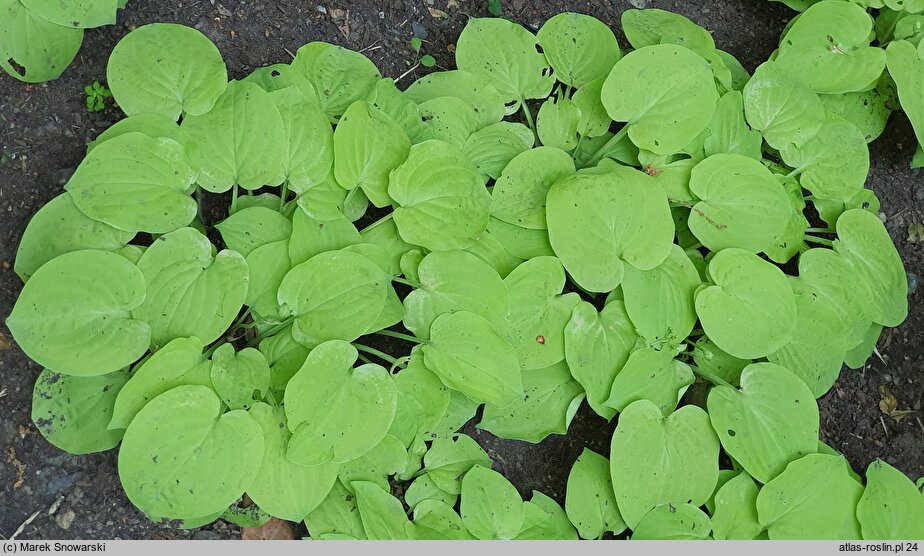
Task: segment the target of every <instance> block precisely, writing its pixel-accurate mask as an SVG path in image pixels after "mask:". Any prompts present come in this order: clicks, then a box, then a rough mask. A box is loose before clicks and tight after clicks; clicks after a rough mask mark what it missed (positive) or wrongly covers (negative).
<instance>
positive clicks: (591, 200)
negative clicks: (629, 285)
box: [546, 166, 674, 292]
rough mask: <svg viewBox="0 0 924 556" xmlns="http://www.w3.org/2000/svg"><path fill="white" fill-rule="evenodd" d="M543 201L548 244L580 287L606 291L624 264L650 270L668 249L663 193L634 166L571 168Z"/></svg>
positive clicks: (670, 231)
mask: <svg viewBox="0 0 924 556" xmlns="http://www.w3.org/2000/svg"><path fill="white" fill-rule="evenodd" d="M546 202H547V206H548V208H547V210H546V218H547V221H548V226H549V240H550V242H551V244H552V248H553V249H554V250H555V254H556V255H558V257H559V259H561V262H562V264H563V265H564V266H565V269H566V270H567V271H568V273H569V274H570V275H571V277H572V278H573V279H574V281H575V282H577V284H578V285H579V286H581V287H582V288H584V289H587V290H590V291H594V292H608V291H610V290H612V289H614V288H615V287H616V286H618V285H619V284H620V282H622V278H623V273H624V270H625V269H624V266H625V264H627V263H628V264H630V265H632V266H634V267H635V268H637V269H639V270H650V269H652V268H654V267H656V266H658V265H659V264H661V262H662V261H663V260H664V259H665V258H667V256H668V254H669V253H670V250H671V244H672V242H673V237H674V223H673V220H672V219H671V213H670V206H669V205H668V203H667V196H666V195H665V194H664V191H663V190H662V189H661V187H660V186H659V185H658V184H656V183H654V182H653V180H652V179H651V178H649V177H648V176H646V175H645V174H643V173H642V172H639V171H638V170H635V169H632V168H626V167H616V166H614V167H613V168H612V169H611V170H609V171H607V172H606V173H595V174H588V173H579V174H573V175H571V176H568V177H565V178H564V179H560V180H558V181H557V182H555V184H554V185H553V186H552V187H551V189H550V190H549V195H548V199H547V201H546Z"/></svg>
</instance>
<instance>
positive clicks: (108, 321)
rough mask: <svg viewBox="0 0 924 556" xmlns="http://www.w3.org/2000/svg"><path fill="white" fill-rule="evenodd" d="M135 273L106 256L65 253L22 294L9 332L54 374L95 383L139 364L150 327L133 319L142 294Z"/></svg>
mask: <svg viewBox="0 0 924 556" xmlns="http://www.w3.org/2000/svg"><path fill="white" fill-rule="evenodd" d="M147 285H148V284H147V282H146V281H145V277H144V275H143V274H142V273H141V271H140V270H138V267H136V266H135V265H133V264H132V263H130V262H129V261H128V260H126V259H125V258H123V257H122V256H120V255H117V254H115V253H111V252H109V251H97V250H83V251H74V252H71V253H66V254H64V255H61V256H59V257H56V258H54V259H52V260H51V261H49V262H47V263H45V264H44V265H43V266H42V267H41V268H39V270H38V271H37V272H36V273H35V274H34V275H33V276H32V278H31V279H30V280H29V282H27V283H26V285H25V287H23V290H22V293H21V294H20V295H19V299H18V300H17V301H16V305H15V306H14V307H13V311H12V312H11V313H10V316H9V317H8V318H7V319H6V326H7V327H8V328H9V329H10V332H11V333H12V334H13V338H14V339H15V340H16V343H17V344H18V345H19V347H20V348H21V349H22V350H23V351H24V352H25V353H26V355H28V356H29V357H30V358H31V359H32V360H33V361H36V362H37V363H39V364H40V365H43V366H45V367H47V368H49V369H54V370H55V371H57V372H60V373H65V374H72V375H80V376H95V375H103V374H107V373H111V372H115V371H118V370H120V369H123V368H125V367H126V366H128V365H130V364H131V363H133V362H135V361H137V360H138V359H139V358H140V357H141V356H142V355H144V353H145V352H146V351H147V349H148V347H149V346H150V343H151V326H150V325H149V324H148V323H147V322H144V321H143V320H137V319H135V318H133V317H132V311H134V310H137V308H138V307H139V306H140V305H141V304H142V303H143V302H144V299H145V289H146V287H147Z"/></svg>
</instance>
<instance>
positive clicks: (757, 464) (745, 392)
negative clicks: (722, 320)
mask: <svg viewBox="0 0 924 556" xmlns="http://www.w3.org/2000/svg"><path fill="white" fill-rule="evenodd" d="M708 408H709V417H710V419H711V420H712V426H713V428H715V431H716V433H717V434H718V435H719V439H720V440H721V441H722V446H723V447H724V448H725V451H726V452H728V455H729V456H731V457H733V458H734V459H735V461H737V462H738V463H739V464H740V465H741V467H743V468H744V470H745V471H747V472H748V474H749V475H751V476H752V477H754V478H755V479H757V480H758V481H760V482H761V483H767V482H768V481H770V480H771V479H773V478H774V477H776V476H777V475H779V474H780V473H781V472H782V471H783V469H785V468H786V465H787V464H788V463H789V462H791V461H794V460H796V459H799V458H800V457H802V456H804V455H806V454H811V453H814V452H815V450H816V449H817V448H818V419H819V417H818V406H817V405H816V404H815V396H814V395H813V394H812V391H811V390H809V388H808V387H807V386H806V385H805V383H804V382H802V380H800V379H799V377H797V376H796V375H794V374H793V373H791V372H790V371H789V370H788V369H786V368H785V367H780V366H779V365H774V364H772V363H754V364H752V365H748V366H747V367H746V368H745V369H744V372H742V373H741V389H740V390H737V389H734V388H730V387H728V386H722V385H720V386H716V387H715V388H713V389H712V390H710V391H709V401H708Z"/></svg>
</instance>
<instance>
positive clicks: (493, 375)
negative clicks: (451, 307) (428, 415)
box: [421, 311, 523, 405]
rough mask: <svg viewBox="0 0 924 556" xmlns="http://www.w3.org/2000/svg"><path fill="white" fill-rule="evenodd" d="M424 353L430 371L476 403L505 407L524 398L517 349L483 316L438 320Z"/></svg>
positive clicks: (459, 315) (458, 314)
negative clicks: (519, 398)
mask: <svg viewBox="0 0 924 556" xmlns="http://www.w3.org/2000/svg"><path fill="white" fill-rule="evenodd" d="M421 351H422V352H423V355H424V363H425V364H426V365H427V368H428V369H431V370H432V371H433V372H434V373H436V374H437V375H438V376H439V377H440V380H442V381H443V383H444V384H445V385H446V386H448V387H450V388H452V389H454V390H458V391H459V392H462V393H463V394H465V395H466V396H468V397H469V398H471V399H472V400H473V401H476V402H484V403H491V404H494V405H506V404H508V403H510V402H512V401H514V400H515V399H516V398H517V397H519V396H522V395H523V379H522V377H521V376H520V363H519V361H518V359H517V352H516V349H514V347H513V346H512V345H510V343H509V342H507V340H505V339H504V337H503V336H501V335H500V334H499V333H498V332H497V330H496V329H495V328H494V327H493V326H492V325H491V323H490V322H489V321H488V320H487V319H485V318H484V317H482V316H480V315H477V314H475V313H471V312H469V311H457V312H455V313H445V314H442V315H440V316H438V317H437V318H436V319H435V320H434V321H433V325H432V326H431V327H430V341H429V342H428V343H426V344H424V345H423V347H422V348H421Z"/></svg>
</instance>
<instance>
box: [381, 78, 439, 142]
mask: <svg viewBox="0 0 924 556" xmlns="http://www.w3.org/2000/svg"><path fill="white" fill-rule="evenodd" d="M367 100H368V101H369V102H370V103H371V104H372V105H373V106H375V107H376V108H378V109H379V110H381V111H382V112H383V113H385V114H386V115H387V116H388V117H389V118H391V119H392V120H394V121H395V122H396V123H397V124H398V125H399V126H401V129H403V130H404V133H406V134H407V136H408V137H409V138H410V139H411V142H412V143H419V142H421V141H423V140H424V139H425V136H426V132H427V128H426V126H425V125H424V123H423V120H421V118H420V112H419V111H418V110H417V103H416V102H414V101H413V100H412V99H411V97H409V96H408V95H407V94H405V92H404V91H401V90H399V89H398V87H397V86H396V85H395V81H394V79H391V78H388V77H386V78H384V79H380V80H379V82H378V83H376V84H375V88H374V89H373V90H372V92H371V93H369V97H368V99H367Z"/></svg>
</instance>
